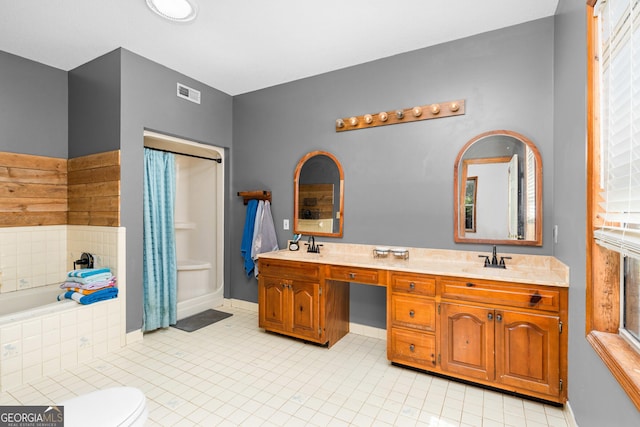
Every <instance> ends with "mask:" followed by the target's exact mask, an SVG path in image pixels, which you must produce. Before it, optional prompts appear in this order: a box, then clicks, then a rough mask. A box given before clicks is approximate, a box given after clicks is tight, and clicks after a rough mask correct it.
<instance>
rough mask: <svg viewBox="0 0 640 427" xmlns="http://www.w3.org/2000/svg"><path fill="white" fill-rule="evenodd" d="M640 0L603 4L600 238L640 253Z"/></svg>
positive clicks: (617, 247) (630, 252) (611, 0)
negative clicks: (601, 223) (601, 222)
mask: <svg viewBox="0 0 640 427" xmlns="http://www.w3.org/2000/svg"><path fill="white" fill-rule="evenodd" d="M639 9H640V0H606V1H601V2H599V3H598V6H597V8H596V13H597V14H598V18H599V20H600V23H601V24H600V30H601V31H600V35H599V37H600V41H599V59H600V67H601V80H600V96H601V102H600V104H601V110H600V118H601V135H600V141H601V152H600V155H601V162H600V164H601V171H600V177H601V182H600V185H601V189H602V191H601V193H600V196H601V201H600V203H599V205H600V208H601V213H600V216H601V217H602V219H603V220H604V221H603V226H602V228H601V229H599V230H597V231H595V232H594V237H595V238H596V241H597V242H598V243H599V244H601V245H603V246H606V247H608V248H610V249H614V250H617V251H619V252H622V253H625V254H628V255H631V256H634V257H636V258H640V10H639Z"/></svg>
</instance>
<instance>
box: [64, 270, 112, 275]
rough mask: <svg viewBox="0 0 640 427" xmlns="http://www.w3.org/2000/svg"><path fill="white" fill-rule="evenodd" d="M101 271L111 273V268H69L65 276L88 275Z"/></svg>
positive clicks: (100, 272)
mask: <svg viewBox="0 0 640 427" xmlns="http://www.w3.org/2000/svg"><path fill="white" fill-rule="evenodd" d="M102 273H109V274H111V270H109V269H108V268H81V269H78V270H71V271H70V272H68V273H67V277H89V276H94V275H96V274H102Z"/></svg>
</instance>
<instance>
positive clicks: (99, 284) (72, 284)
mask: <svg viewBox="0 0 640 427" xmlns="http://www.w3.org/2000/svg"><path fill="white" fill-rule="evenodd" d="M70 279H71V278H70V277H68V278H67V281H66V282H64V283H62V284H61V285H60V287H61V288H62V289H71V288H78V289H84V290H87V291H92V290H97V289H102V288H107V287H109V286H114V285H115V284H116V278H115V276H109V278H108V280H100V281H96V282H89V283H84V282H77V281H72V280H70Z"/></svg>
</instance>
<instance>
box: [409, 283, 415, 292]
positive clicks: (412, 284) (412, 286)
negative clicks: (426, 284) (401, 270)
mask: <svg viewBox="0 0 640 427" xmlns="http://www.w3.org/2000/svg"><path fill="white" fill-rule="evenodd" d="M415 288H416V284H415V283H413V282H411V283H409V289H411V290H413V289H415Z"/></svg>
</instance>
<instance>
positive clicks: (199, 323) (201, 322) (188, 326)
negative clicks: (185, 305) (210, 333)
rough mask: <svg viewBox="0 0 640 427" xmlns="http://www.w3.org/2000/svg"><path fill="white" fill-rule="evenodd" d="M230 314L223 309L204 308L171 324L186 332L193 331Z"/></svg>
mask: <svg viewBox="0 0 640 427" xmlns="http://www.w3.org/2000/svg"><path fill="white" fill-rule="evenodd" d="M231 316H233V314H231V313H225V312H223V311H218V310H205V311H203V312H202V313H198V314H194V315H193V316H189V317H185V318H184V319H181V320H178V323H176V324H175V325H172V326H173V327H174V328H177V329H180V330H183V331H186V332H193V331H197V330H198V329H200V328H204V327H205V326H209V325H211V324H213V323H216V322H218V321H220V320H222V319H226V318H227V317H231Z"/></svg>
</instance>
